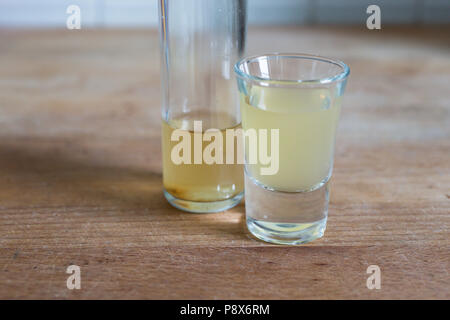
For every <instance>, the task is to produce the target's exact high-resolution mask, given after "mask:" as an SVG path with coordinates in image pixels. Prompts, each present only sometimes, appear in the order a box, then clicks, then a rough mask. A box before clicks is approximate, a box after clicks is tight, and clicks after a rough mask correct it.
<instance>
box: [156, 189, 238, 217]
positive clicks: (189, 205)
mask: <svg viewBox="0 0 450 320" xmlns="http://www.w3.org/2000/svg"><path fill="white" fill-rule="evenodd" d="M164 196H165V197H166V199H167V201H169V203H170V204H171V205H172V206H174V207H175V208H177V209H180V210H183V211H186V212H192V213H212V212H220V211H225V210H227V209H230V208H233V207H234V206H236V205H237V204H238V203H239V202H241V199H242V197H243V196H244V193H243V192H241V193H239V194H237V195H235V196H234V197H233V198H230V199H226V200H221V201H210V202H199V201H189V200H183V199H178V198H176V197H174V196H172V195H171V194H170V193H169V192H167V191H166V190H165V189H164Z"/></svg>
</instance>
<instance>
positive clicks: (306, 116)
mask: <svg viewBox="0 0 450 320" xmlns="http://www.w3.org/2000/svg"><path fill="white" fill-rule="evenodd" d="M250 90H251V91H250V94H249V96H244V95H241V112H242V127H243V129H244V130H246V129H249V128H254V129H279V157H280V158H279V159H280V160H279V161H280V162H279V171H278V173H276V174H274V175H261V173H260V167H261V164H249V165H246V170H247V174H249V175H250V176H251V177H253V178H254V179H256V180H257V181H258V182H259V183H260V184H262V185H264V186H266V187H269V188H270V189H274V190H278V191H286V192H299V191H309V190H312V189H314V188H316V187H318V186H320V184H321V182H323V181H324V180H326V179H327V178H328V177H329V175H330V174H331V168H332V165H333V150H334V142H335V133H336V126H337V123H338V118H339V113H340V108H341V98H340V97H339V98H335V97H334V92H332V91H330V90H334V89H330V90H328V89H298V88H296V89H290V88H274V87H257V86H254V87H252V88H251V89H250ZM268 136H269V137H270V134H268ZM269 141H270V139H269ZM248 147H249V146H248V145H246V148H248ZM268 150H270V146H269V147H268ZM247 151H248V150H247ZM263 166H264V167H267V166H266V165H263Z"/></svg>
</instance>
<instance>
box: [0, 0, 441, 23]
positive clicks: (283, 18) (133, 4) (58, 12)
mask: <svg viewBox="0 0 450 320" xmlns="http://www.w3.org/2000/svg"><path fill="white" fill-rule="evenodd" d="M211 1H214V0H211ZM248 2H249V8H248V19H249V23H250V24H314V23H318V24H336V23H352V24H355V23H365V20H366V18H367V14H366V8H367V6H369V5H370V4H377V5H379V6H380V7H381V21H382V24H389V23H395V24H398V23H450V0H248ZM71 4H76V5H78V6H80V8H81V20H82V21H81V26H82V28H87V27H152V26H156V25H157V22H158V0H0V27H61V28H64V27H65V25H66V18H67V16H68V15H67V14H66V8H67V7H68V6H69V5H71Z"/></svg>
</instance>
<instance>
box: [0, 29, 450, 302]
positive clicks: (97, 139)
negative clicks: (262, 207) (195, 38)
mask: <svg viewBox="0 0 450 320" xmlns="http://www.w3.org/2000/svg"><path fill="white" fill-rule="evenodd" d="M449 35H450V28H449V27H433V28H431V27H428V28H413V27H395V28H389V27H386V28H384V29H382V30H381V31H371V30H367V29H363V28H362V27H361V28H343V27H328V28H326V27H285V28H254V29H250V30H249V35H248V39H249V41H248V54H253V53H257V52H258V53H261V52H267V51H285V52H289V51H299V52H310V53H317V54H321V55H325V56H332V57H336V58H339V59H342V60H344V61H345V62H347V63H348V64H349V66H350V68H351V75H350V80H349V83H348V87H347V93H346V99H345V101H344V108H343V113H342V117H341V122H340V127H339V133H338V139H337V150H336V160H335V170H334V175H333V179H332V193H331V204H330V211H329V220H328V228H327V231H326V233H325V237H324V238H323V239H320V240H318V241H315V242H313V243H311V244H308V245H303V246H298V247H283V246H275V245H268V244H265V243H262V242H260V241H257V240H255V239H254V238H253V237H252V236H250V235H249V233H248V232H247V231H246V229H245V225H244V206H243V205H242V204H241V205H239V206H237V207H236V208H234V209H232V210H229V211H227V212H224V213H217V214H206V215H200V214H187V213H184V212H180V211H178V210H176V209H174V208H172V207H171V206H169V205H168V204H167V202H166V201H165V199H164V198H163V195H162V185H161V151H160V83H159V49H158V37H157V33H156V31H154V30H137V31H136V30H128V31H125V30H109V31H105V30H97V31H94V30H81V31H76V30H59V31H56V30H55V31H27V30H22V31H14V30H1V31H0V298H45V299H47V298H49V299H50V298H58V299H65V298H75V299H78V298H83V299H87V298H101V299H104V298H126V299H130V298H158V299H160V298H162V299H173V298H176V299H179V298H181V299H241V298H245V299H253V298H258V299H304V298H307V299H309V298H312V299H316V298H320V299H323V298H325V299H334V298H357V299H360V298H369V299H372V298H375V299H377V298H444V299H449V298H450V282H449V279H450V277H449V273H448V272H449V260H450V257H449V252H450V250H449V244H450V237H449V235H450V234H449V229H450V88H449V86H450V36H449ZM72 264H75V265H78V266H80V268H81V290H68V289H67V287H66V279H67V277H68V276H69V275H68V274H66V268H67V266H69V265H72ZM369 265H378V266H379V267H380V268H381V281H382V282H381V289H380V290H369V289H368V288H367V287H366V280H367V277H368V276H369V275H368V274H367V273H366V269H367V267H368V266H369Z"/></svg>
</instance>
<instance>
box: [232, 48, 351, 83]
mask: <svg viewBox="0 0 450 320" xmlns="http://www.w3.org/2000/svg"><path fill="white" fill-rule="evenodd" d="M262 57H269V58H274V57H282V58H294V59H302V60H315V61H321V62H325V63H330V64H334V65H336V66H338V67H340V68H341V72H339V73H338V74H336V75H334V76H330V77H326V78H320V79H298V80H287V79H281V80H275V79H271V78H263V77H258V76H254V75H251V74H249V73H246V72H244V71H242V70H241V68H240V67H241V66H242V65H243V64H244V63H246V62H247V63H248V62H251V61H254V60H257V59H259V58H262ZM234 72H235V73H236V75H237V76H239V77H240V78H243V79H246V80H250V81H257V82H263V83H267V84H275V85H280V84H283V85H285V84H286V85H289V84H293V85H298V84H331V83H334V82H338V81H341V80H345V79H346V78H347V77H348V75H349V74H350V68H349V67H348V66H347V64H345V63H344V62H342V61H341V60H337V59H332V58H327V57H322V56H318V55H314V54H307V53H282V52H272V53H265V54H258V55H253V56H249V57H244V58H242V59H240V60H239V61H238V62H236V64H235V65H234Z"/></svg>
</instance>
